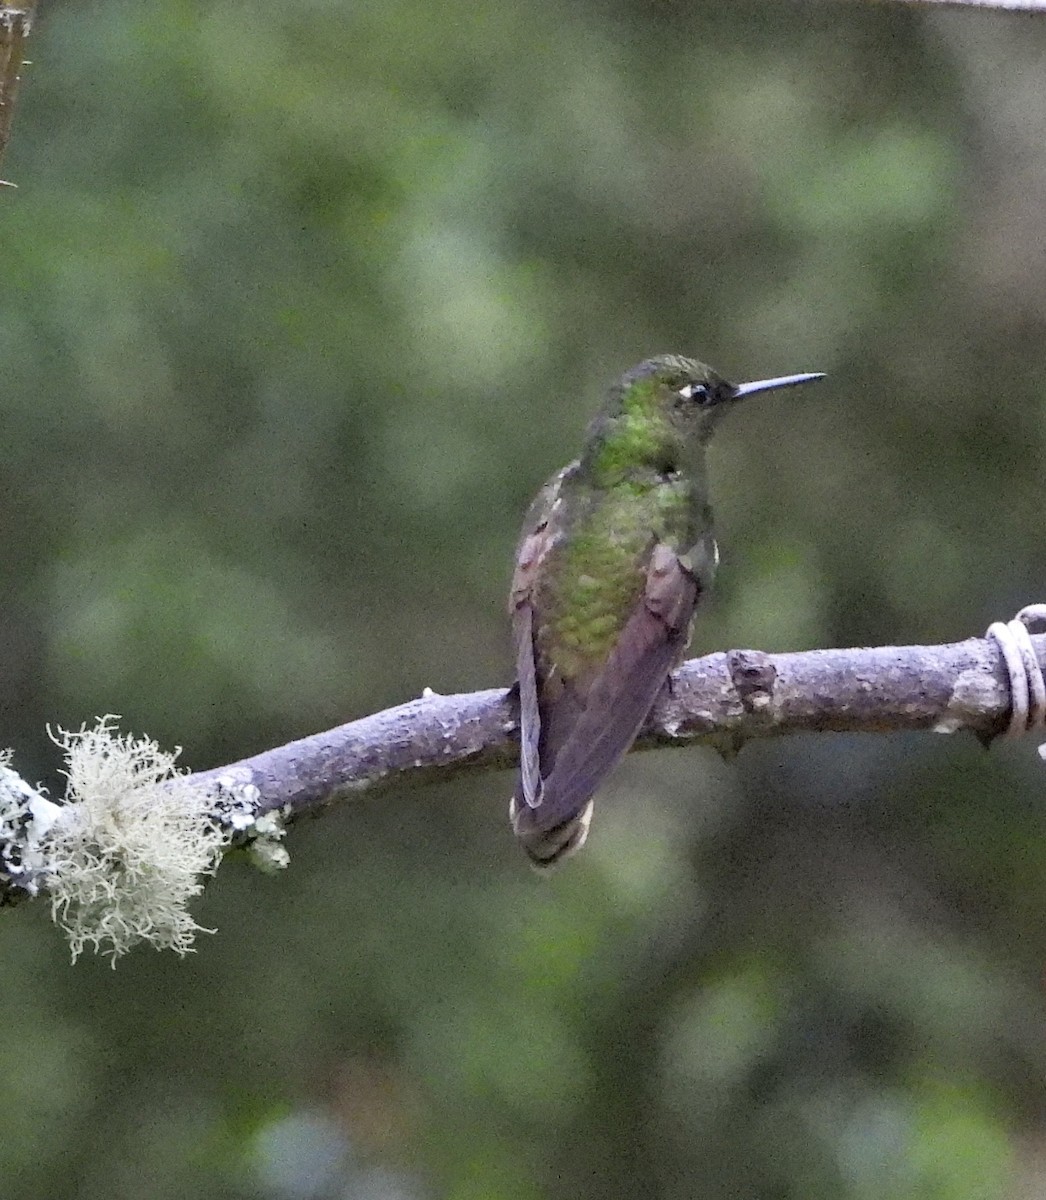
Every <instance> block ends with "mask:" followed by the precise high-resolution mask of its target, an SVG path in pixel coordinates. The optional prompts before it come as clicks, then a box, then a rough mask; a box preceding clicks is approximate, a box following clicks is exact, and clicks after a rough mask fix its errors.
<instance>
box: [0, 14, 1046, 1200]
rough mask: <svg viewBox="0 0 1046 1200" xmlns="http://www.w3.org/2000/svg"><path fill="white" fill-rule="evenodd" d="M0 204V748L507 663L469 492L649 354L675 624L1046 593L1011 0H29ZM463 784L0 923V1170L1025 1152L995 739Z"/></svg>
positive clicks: (905, 1171)
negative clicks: (586, 811)
mask: <svg viewBox="0 0 1046 1200" xmlns="http://www.w3.org/2000/svg"><path fill="white" fill-rule="evenodd" d="M41 17H42V19H41V21H40V22H39V24H38V28H37V30H36V32H35V34H34V38H33V44H32V45H31V57H32V59H33V65H32V66H30V67H28V68H27V69H26V78H25V81H24V85H23V89H22V93H21V100H20V108H19V112H18V114H17V120H16V123H15V131H14V139H13V142H12V144H11V147H10V149H9V152H8V155H7V158H6V160H5V163H4V173H5V176H6V177H8V178H13V179H15V180H17V181H18V183H19V190H18V191H17V192H8V193H5V194H4V195H3V196H0V231H2V232H0V238H2V245H3V257H2V264H3V269H2V271H0V379H2V387H0V411H2V414H3V421H4V434H5V436H4V454H3V457H2V459H0V489H2V494H3V519H2V520H0V553H2V555H3V559H4V563H5V570H4V572H3V580H2V582H0V630H2V635H3V636H2V637H0V696H2V698H3V707H2V713H3V735H2V737H0V744H9V745H11V746H13V747H14V748H15V749H16V760H15V765H16V766H18V767H19V769H20V770H21V771H22V772H23V773H24V774H26V775H27V776H29V777H30V778H42V779H45V780H48V781H50V782H51V783H52V784H57V783H58V780H57V779H56V777H55V771H56V762H57V756H56V752H55V749H54V747H53V746H51V745H50V744H49V743H48V741H47V739H46V736H45V733H44V729H45V725H46V723H47V722H52V723H59V724H64V725H66V726H69V727H73V728H75V727H78V726H79V724H80V723H81V722H82V721H83V720H90V719H91V718H92V717H94V716H95V715H98V714H103V713H110V712H115V713H120V714H122V717H123V721H122V724H123V727H124V728H125V729H128V730H135V731H145V732H147V733H148V734H149V735H151V736H152V737H155V738H157V739H159V741H160V742H161V743H162V744H164V745H167V746H171V747H173V746H174V745H183V746H185V747H186V749H185V753H184V761H185V762H186V763H187V764H188V765H190V766H193V767H207V766H211V765H215V764H217V763H221V762H224V761H229V760H231V759H233V758H238V757H241V756H243V755H245V754H248V753H251V752H253V751H257V750H259V749H262V748H264V747H266V746H268V745H272V744H276V743H279V742H282V741H286V740H288V739H290V738H292V737H294V736H297V735H301V734H303V733H306V732H309V731H312V730H315V729H319V728H323V727H326V726H328V725H332V724H335V723H337V722H339V721H342V720H346V719H348V718H350V717H352V716H356V715H360V714H363V713H366V712H369V711H373V710H375V709H377V708H380V707H382V706H384V705H387V704H390V703H394V702H397V701H400V700H403V699H406V698H408V697H410V696H413V695H417V694H418V693H420V691H421V689H422V688H423V687H424V686H426V685H431V686H433V687H435V688H436V689H437V690H439V691H453V690H457V689H472V688H476V687H484V686H490V685H492V684H495V683H497V682H499V681H507V680H508V678H509V670H510V667H509V655H508V650H507V630H506V620H505V617H504V595H505V592H506V588H507V581H508V575H509V560H510V556H511V552H512V546H513V544H514V539H515V534H516V529H517V525H518V521H519V519H520V517H521V514H522V512H523V511H524V509H525V506H526V503H527V501H528V499H529V497H530V495H531V494H532V493H533V492H534V490H535V489H536V488H537V486H538V485H539V484H540V482H541V481H542V480H543V479H544V478H545V476H546V475H547V474H548V473H549V472H550V471H551V470H552V469H554V468H555V467H557V466H559V465H560V464H561V463H563V462H565V461H566V460H568V459H569V458H570V457H572V456H573V454H574V452H575V449H576V447H577V445H578V441H579V437H580V432H581V429H582V428H583V426H584V423H585V421H586V420H587V418H588V416H589V415H590V413H591V411H592V410H593V408H594V406H595V405H596V404H597V403H598V399H599V397H600V394H601V392H602V389H603V388H604V387H605V386H606V384H607V382H608V381H609V380H610V379H612V378H613V377H614V376H615V375H616V374H618V373H619V372H620V371H621V370H622V369H624V368H625V367H627V366H629V365H631V364H632V363H633V362H635V361H638V360H639V359H641V358H643V357H646V356H647V355H649V354H651V353H656V352H662V351H666V350H673V351H680V352H686V353H696V354H698V355H700V356H702V357H707V358H708V359H709V360H710V361H712V362H713V363H714V364H715V365H716V366H717V367H719V368H720V369H721V370H722V371H724V373H726V374H728V375H730V376H733V377H746V376H747V377H757V376H759V375H767V374H776V373H780V372H789V371H798V370H807V369H817V370H825V371H828V372H829V373H830V376H831V378H830V381H829V382H828V383H826V384H824V385H822V387H820V388H818V389H816V391H810V392H803V393H802V394H800V393H795V394H786V395H781V396H778V397H772V398H768V399H767V400H766V401H765V402H761V403H759V404H753V405H752V406H751V407H750V408H748V409H746V410H745V411H744V412H743V413H740V414H738V416H737V418H736V419H735V420H734V421H733V422H731V423H730V425H729V428H728V429H724V431H723V433H722V435H721V437H720V440H719V442H718V444H717V446H716V448H715V451H714V455H713V458H714V462H713V472H714V479H713V483H714V486H715V490H716V496H717V505H718V512H719V526H720V533H721V542H722V545H723V551H724V561H723V566H722V570H721V573H720V582H719V587H718V591H717V596H716V599H715V602H714V603H713V605H712V606H711V608H710V609H709V611H708V613H707V614H706V615H705V617H704V619H703V620H702V621H701V623H700V624H699V627H698V632H697V636H696V639H695V649H696V650H698V651H701V650H706V649H712V648H716V647H725V646H728V645H758V646H762V647H764V648H767V649H798V648H803V647H809V646H816V645H829V644H852V643H860V642H880V641H882V642H886V641H889V642H897V643H903V642H905V641H940V640H950V639H955V638H960V637H964V636H968V635H970V634H972V633H975V632H976V631H978V630H979V629H982V628H984V626H986V625H987V623H988V622H989V621H990V620H993V619H996V618H1005V617H1008V616H1009V615H1010V614H1011V613H1012V612H1013V611H1015V610H1016V609H1017V608H1018V607H1019V606H1020V605H1021V604H1023V603H1025V602H1028V601H1031V600H1041V599H1044V598H1046V597H1043V595H1042V581H1043V579H1044V578H1046V540H1044V539H1043V537H1042V512H1043V504H1042V480H1043V474H1044V468H1046V419H1044V415H1043V414H1044V412H1046V409H1044V406H1043V397H1044V391H1046V336H1044V334H1046V282H1044V281H1046V275H1044V274H1043V272H1042V270H1041V244H1042V238H1043V228H1042V223H1043V219H1044V218H1043V208H1042V203H1041V197H1042V181H1043V178H1044V177H1046V140H1044V139H1043V136H1042V131H1043V129H1044V127H1046V75H1044V74H1043V72H1042V70H1041V60H1042V55H1043V52H1044V51H1046V23H1042V22H1037V21H1035V20H1034V19H1030V18H1026V19H1022V18H1012V17H1010V18H1008V17H1005V16H1001V15H1000V14H983V15H981V14H978V15H973V14H969V13H958V14H956V13H936V12H935V13H933V14H927V13H924V12H922V11H918V12H917V11H914V10H908V9H901V8H889V7H887V6H880V5H859V4H849V5H846V4H815V3H807V4H801V3H792V4H779V3H772V2H771V0H762V2H759V3H756V2H755V0H752V2H748V0H731V3H728V4H723V3H711V2H710V0H709V2H704V3H691V4H686V5H684V4H679V3H669V2H668V0H660V2H658V0H654V2H651V3H647V4H641V3H627V2H625V0H617V2H614V0H608V2H606V3H595V2H593V0H578V2H575V3H569V4H568V3H565V2H564V0H536V2H535V3H532V4H528V5H520V6H513V5H494V4H489V3H483V2H482V0H481V2H480V3H479V4H476V3H475V2H474V0H469V2H468V3H464V2H463V0H449V2H448V3H444V4H441V5H433V4H423V3H420V2H418V0H384V2H383V3H381V4H377V3H373V2H371V0H357V2H355V3H345V2H344V0H303V2H302V3H298V4H291V5H288V4H286V3H275V2H273V0H254V2H253V3H249V4H247V3H242V2H237V0H212V2H210V3H208V4H200V3H196V2H194V0H165V2H164V3H163V4H159V3H149V2H148V0H92V2H91V3H83V2H82V0H79V2H77V3H73V2H72V0H51V3H50V4H48V5H46V6H45V7H44V11H43V12H42V14H41ZM508 791H509V780H508V778H507V777H504V778H502V777H498V778H489V777H488V778H482V779H475V780H465V781H459V782H455V783H454V784H453V785H447V786H443V787H438V788H432V789H429V790H427V791H425V792H423V793H421V792H404V793H402V794H400V795H397V796H392V797H384V798H382V799H380V800H378V799H375V800H369V799H368V798H366V797H363V798H362V799H361V800H360V801H359V802H358V803H353V804H352V805H344V806H343V807H342V808H341V809H340V810H339V811H335V812H331V813H328V814H326V815H324V816H323V818H322V819H321V820H319V821H317V822H311V823H308V824H306V825H305V826H303V827H299V828H298V829H297V830H296V831H295V832H294V833H293V834H292V837H291V839H290V849H291V852H292V866H291V869H290V870H289V871H288V872H286V873H285V874H284V875H283V876H282V877H280V878H277V879H268V878H263V877H261V876H259V875H257V874H256V873H253V872H251V871H249V870H248V869H247V868H246V867H245V866H244V865H243V864H241V863H233V862H230V863H228V864H227V865H226V866H225V868H224V869H223V870H222V871H221V872H220V874H219V876H218V878H217V879H216V880H215V882H214V883H213V884H212V886H211V887H210V888H209V890H208V892H207V894H206V896H205V898H204V901H203V902H202V903H201V904H200V905H199V907H198V914H197V915H198V917H199V920H200V921H201V922H202V923H203V924H205V925H210V926H214V927H215V928H217V930H218V934H217V936H215V937H211V938H204V939H203V940H202V941H201V943H200V944H199V950H198V953H197V954H196V955H195V956H194V957H192V958H190V959H188V960H185V961H181V960H178V959H175V958H174V957H173V956H163V955H150V954H148V953H140V954H136V955H132V956H131V957H130V958H129V959H127V960H125V961H124V962H123V963H122V964H121V966H120V969H119V970H118V971H116V972H115V973H114V972H111V971H110V970H109V969H108V967H107V965H105V964H104V963H102V962H81V963H80V964H78V965H77V966H76V968H75V969H71V968H70V967H69V966H68V962H67V952H66V949H65V947H64V946H63V945H62V943H61V940H60V938H59V937H58V935H57V934H56V933H55V931H53V930H52V929H51V928H50V926H49V924H48V921H47V917H46V913H44V912H42V911H38V906H30V907H28V908H26V909H24V910H21V911H19V912H17V913H16V914H11V915H9V916H8V917H7V918H6V919H5V921H4V922H3V959H4V963H5V967H6V970H5V971H4V973H3V976H2V979H0V991H2V993H3V1010H4V1012H5V1013H6V1014H7V1015H8V1019H9V1022H10V1027H9V1034H8V1036H7V1037H6V1038H5V1039H4V1040H3V1045H4V1049H3V1054H4V1057H5V1061H4V1063H3V1066H4V1070H3V1071H2V1072H0V1080H2V1082H0V1088H2V1089H3V1092H4V1103H3V1108H4V1112H5V1129H4V1132H5V1136H4V1138H3V1139H2V1150H0V1177H2V1178H3V1179H4V1180H5V1188H6V1190H7V1191H9V1192H10V1194H12V1195H15V1194H17V1195H18V1196H19V1197H20V1200H35V1198H38V1197H39V1198H43V1197H48V1198H53V1197H56V1196H74V1195H75V1196H77V1197H85V1198H91V1197H103V1196H104V1197H105V1198H106V1200H121V1198H123V1197H128V1198H131V1197H135V1198H137V1197H141V1196H149V1197H151V1198H153V1200H164V1198H165V1197H185V1196H189V1195H192V1196H196V1197H206V1196H215V1197H217V1196H221V1197H244V1198H251V1200H253V1198H256V1197H257V1198H273V1200H280V1198H283V1197H308V1198H327V1197H336V1196H337V1197H375V1198H378V1197H388V1198H393V1197H396V1198H413V1197H418V1198H421V1197H437V1196H438V1197H450V1198H454V1200H471V1198H473V1197H477V1198H478V1197H483V1198H484V1200H532V1198H533V1200H537V1198H539V1197H578V1196H592V1197H632V1196H635V1195H637V1194H642V1195H651V1196H658V1197H664V1198H665V1200H675V1198H677V1197H678V1198H683V1197H694V1196H700V1197H703V1198H705V1200H717V1198H726V1197H736V1196H745V1197H753V1198H755V1200H786V1198H795V1200H799V1198H803V1200H807V1198H810V1197H817V1198H819V1200H894V1198H897V1200H901V1198H905V1200H907V1198H910V1197H915V1198H919V1200H980V1198H982V1197H985V1198H987V1197H992V1198H995V1197H1014V1198H1016V1197H1033V1196H1035V1197H1037V1196H1041V1195H1042V1194H1043V1192H1044V1190H1046V1171H1044V1168H1043V1163H1044V1162H1046V1157H1044V1155H1046V1144H1044V1139H1046V1124H1044V1117H1046V1093H1044V1089H1043V1078H1044V1070H1046V1033H1044V1022H1043V1017H1044V1012H1043V995H1042V988H1041V986H1040V975H1041V971H1042V966H1043V960H1044V957H1046V946H1044V938H1043V933H1042V930H1043V925H1044V914H1046V882H1044V880H1046V839H1044V837H1043V826H1042V814H1041V805H1042V793H1043V783H1042V774H1041V766H1040V765H1039V763H1038V760H1036V759H1035V758H1034V755H1033V753H1032V750H1031V747H1029V746H1019V747H1014V748H1012V749H1006V750H999V749H996V750H994V751H993V752H992V754H991V755H990V756H986V755H985V754H984V753H983V751H981V749H980V748H979V747H977V746H976V745H974V744H971V743H969V742H967V741H965V740H962V739H939V740H938V739H928V738H885V737H878V738H867V739H858V738H841V737H832V738H828V737H825V738H802V739H794V740H790V741H788V742H780V743H774V744H763V745H755V746H751V747H749V748H747V749H746V750H745V751H744V753H743V754H742V755H741V758H740V759H739V761H738V762H737V763H736V764H732V765H730V766H726V765H723V764H719V763H717V762H715V761H711V760H710V758H709V756H708V755H705V754H702V753H699V752H685V753H684V752H662V753H661V754H657V755H644V756H641V757H639V758H636V759H632V760H629V762H627V763H626V764H625V766H624V767H623V768H622V769H621V771H620V773H619V774H618V775H617V777H616V778H615V780H614V781H613V783H612V784H611V785H610V786H609V787H608V788H607V789H606V793H605V797H604V799H603V801H602V803H601V804H600V806H599V807H598V810H597V818H596V823H595V827H594V831H593V835H592V838H591V839H590V847H589V849H587V850H586V852H585V854H584V855H583V856H582V857H581V858H580V859H578V860H577V861H576V862H575V863H572V864H571V866H570V868H569V869H568V870H564V871H563V872H562V873H561V874H559V875H557V876H556V877H555V879H553V880H552V881H551V882H549V883H545V882H542V881H540V880H536V879H534V878H533V877H532V876H531V874H530V873H529V872H528V871H527V870H526V869H525V867H524V865H523V862H522V859H521V856H520V855H519V853H518V852H517V850H516V848H515V847H514V846H513V845H512V841H511V837H510V835H509V832H508V828H507V822H506V816H505V807H506V801H507V796H508Z"/></svg>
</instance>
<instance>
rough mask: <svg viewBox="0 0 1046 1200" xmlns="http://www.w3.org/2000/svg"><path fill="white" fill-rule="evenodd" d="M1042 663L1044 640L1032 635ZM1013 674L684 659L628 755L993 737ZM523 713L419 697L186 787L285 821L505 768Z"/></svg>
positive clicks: (731, 657)
mask: <svg viewBox="0 0 1046 1200" xmlns="http://www.w3.org/2000/svg"><path fill="white" fill-rule="evenodd" d="M1032 644H1033V645H1034V647H1035V652H1036V654H1037V656H1038V659H1039V663H1040V665H1041V666H1044V667H1046V635H1042V634H1040V635H1038V636H1036V637H1033V638H1032ZM1009 710H1010V700H1009V683H1008V675H1007V672H1006V669H1005V665H1004V664H1003V661H1002V658H1001V655H1000V653H999V649H998V647H997V646H996V644H995V643H994V642H993V641H990V640H987V639H984V638H971V639H969V640H968V641H964V642H954V643H952V644H950V645H943V646H902V647H894V646H883V647H877V648H874V649H851V650H811V651H807V652H805V653H799V654H764V653H763V652H761V651H754V650H733V651H730V652H728V653H719V654H710V655H708V657H706V658H698V659H693V660H691V661H690V662H687V663H684V664H683V666H681V667H680V668H679V670H678V671H677V672H676V673H675V674H674V675H673V677H672V682H671V688H670V690H669V692H668V693H666V695H665V697H664V698H663V699H662V700H661V701H660V702H659V703H658V704H657V705H656V706H655V708H654V711H653V713H652V714H651V719H650V721H649V722H648V723H647V726H646V728H645V730H644V732H643V733H642V734H641V735H640V737H639V739H638V740H637V742H636V746H635V748H636V749H640V750H645V749H652V748H654V747H656V746H670V745H673V746H682V745H689V744H691V743H693V742H706V743H709V744H711V745H713V746H716V747H717V748H718V749H720V750H736V749H738V748H739V747H740V746H741V745H743V744H744V743H745V742H747V741H750V740H752V739H753V738H759V737H771V736H776V735H781V734H788V733H802V732H850V733H853V732H867V733H885V732H889V731H894V730H932V731H936V732H941V733H954V732H957V731H959V730H969V731H970V732H972V733H975V734H977V735H978V736H980V737H981V738H983V739H989V738H991V737H993V736H995V735H997V734H999V733H1001V732H1002V730H1003V729H1004V728H1005V726H1006V721H1007V717H1008V714H1009ZM517 719H518V713H517V711H516V704H515V701H514V698H513V697H512V694H511V693H510V692H508V691H506V690H505V689H502V688H494V689H489V690H487V691H482V692H470V693H465V694H461V695H454V696H439V695H435V694H432V693H427V694H426V695H424V696H422V697H421V698H420V699H418V700H412V701H410V702H408V703H407V704H401V705H399V706H398V707H396V708H390V709H386V710H385V711H384V712H380V713H375V714H374V715H372V716H369V717H362V718H361V719H360V720H358V721H351V722H350V723H349V724H347V725H341V726H338V728H336V729H331V730H328V731H327V732H326V733H318V734H314V735H313V736H311V737H307V738H302V739H301V740H300V741H296V742H291V743H289V744H288V745H286V746H280V747H278V748H276V749H274V750H267V751H265V752H264V753H262V754H258V755H255V756H254V757H253V758H247V759H243V760H242V761H240V762H237V763H232V764H231V765H229V766H226V767H219V768H216V769H214V770H211V771H203V772H200V773H198V774H195V775H192V776H190V777H189V779H190V780H191V781H192V782H193V784H194V785H195V786H197V787H205V788H215V787H219V786H220V787H221V788H222V789H230V788H240V787H243V786H250V787H253V788H257V791H258V800H257V807H258V811H259V812H261V813H266V812H273V811H280V812H282V813H283V814H284V815H286V816H288V817H293V816H296V815H297V814H299V813H300V812H302V811H304V810H307V809H311V808H315V807H316V806H318V805H324V804H328V803H330V802H332V801H334V800H337V799H338V798H340V797H344V796H346V795H352V794H355V793H357V792H361V791H364V790H366V791H371V792H373V791H377V790H385V789H388V788H391V787H394V786H399V785H403V784H409V785H420V784H425V783H429V782H432V781H434V780H437V779H447V778H449V777H451V776H452V775H455V774H461V773H464V772H470V773H471V772H480V771H488V770H492V769H495V768H499V767H510V766H512V765H514V763H515V762H516V760H517V756H518V748H517V742H516V738H517V735H518V728H517Z"/></svg>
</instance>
